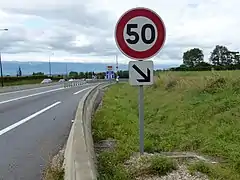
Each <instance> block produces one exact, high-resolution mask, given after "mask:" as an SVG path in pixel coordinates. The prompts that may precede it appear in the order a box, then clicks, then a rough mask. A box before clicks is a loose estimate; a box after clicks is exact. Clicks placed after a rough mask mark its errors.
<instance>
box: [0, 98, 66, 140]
mask: <svg viewBox="0 0 240 180" xmlns="http://www.w3.org/2000/svg"><path fill="white" fill-rule="evenodd" d="M60 103H61V101H58V102H56V103H54V104H52V105H50V106H48V107H46V108H44V109H42V110H40V111H38V112H36V113H34V114H32V115H30V116H28V117H26V118H24V119H22V120H20V121H18V122H16V123H15V124H12V125H11V126H8V127H6V128H4V129H2V130H0V136H1V135H3V134H5V133H7V132H8V131H11V130H12V129H14V128H16V127H18V126H20V125H21V124H23V123H25V122H27V121H29V120H31V119H33V118H34V117H36V116H38V115H40V114H42V113H44V112H45V111H47V110H49V109H51V108H53V107H54V106H56V105H58V104H60Z"/></svg>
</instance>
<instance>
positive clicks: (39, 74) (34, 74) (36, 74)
mask: <svg viewBox="0 0 240 180" xmlns="http://www.w3.org/2000/svg"><path fill="white" fill-rule="evenodd" d="M32 75H33V76H44V73H43V72H37V73H35V72H33V74H32Z"/></svg>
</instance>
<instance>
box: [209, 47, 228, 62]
mask: <svg viewBox="0 0 240 180" xmlns="http://www.w3.org/2000/svg"><path fill="white" fill-rule="evenodd" d="M209 60H210V62H211V63H212V64H213V65H215V66H226V65H230V64H232V53H230V51H228V49H227V47H225V46H219V45H217V46H216V47H215V48H214V50H213V52H212V53H211V56H210V59H209Z"/></svg>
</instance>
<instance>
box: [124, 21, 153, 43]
mask: <svg viewBox="0 0 240 180" xmlns="http://www.w3.org/2000/svg"><path fill="white" fill-rule="evenodd" d="M133 28H138V25H137V24H127V34H128V35H129V36H134V39H126V41H127V42H128V43H129V44H137V43H138V41H139V35H138V33H137V32H135V31H133ZM147 28H149V29H150V30H151V38H150V39H147V38H146V30H147ZM155 37H156V33H155V29H154V26H153V25H152V24H144V25H143V27H142V30H141V38H142V41H143V42H144V43H145V44H151V43H152V42H153V41H154V40H155Z"/></svg>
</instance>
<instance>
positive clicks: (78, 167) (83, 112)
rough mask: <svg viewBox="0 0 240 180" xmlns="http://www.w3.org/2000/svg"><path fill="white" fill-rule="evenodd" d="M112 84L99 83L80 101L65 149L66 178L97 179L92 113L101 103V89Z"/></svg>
mask: <svg viewBox="0 0 240 180" xmlns="http://www.w3.org/2000/svg"><path fill="white" fill-rule="evenodd" d="M108 85H110V84H106V83H99V84H98V85H96V86H95V87H93V88H92V89H91V90H90V91H88V93H87V94H85V96H84V97H83V98H82V100H81V101H80V102H79V106H78V109H77V113H76V117H75V120H74V123H73V125H72V128H71V131H70V134H69V137H68V140H67V145H66V149H65V154H64V156H65V158H64V170H65V177H64V179H65V180H96V179H97V176H98V173H97V168H96V156H95V152H94V144H93V139H92V130H91V123H92V114H93V112H94V111H95V110H96V107H97V105H98V103H99V100H98V101H97V99H99V98H98V96H99V92H100V91H99V89H100V88H103V87H106V86H108Z"/></svg>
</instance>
